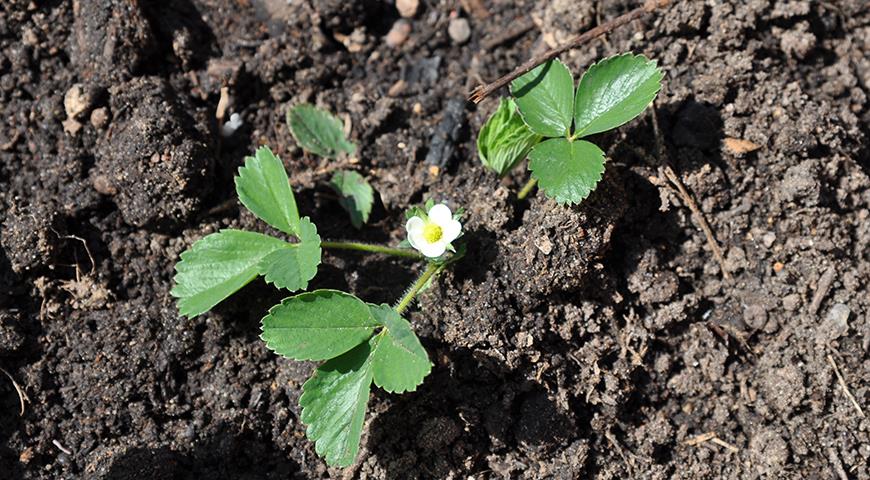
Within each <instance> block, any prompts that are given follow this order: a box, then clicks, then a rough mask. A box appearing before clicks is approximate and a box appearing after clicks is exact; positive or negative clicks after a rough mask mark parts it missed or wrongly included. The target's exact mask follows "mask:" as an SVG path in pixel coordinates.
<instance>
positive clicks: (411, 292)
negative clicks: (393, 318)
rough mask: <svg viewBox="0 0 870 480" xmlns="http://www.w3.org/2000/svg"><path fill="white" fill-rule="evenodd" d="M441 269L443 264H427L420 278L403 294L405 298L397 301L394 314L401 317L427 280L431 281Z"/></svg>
mask: <svg viewBox="0 0 870 480" xmlns="http://www.w3.org/2000/svg"><path fill="white" fill-rule="evenodd" d="M442 268H444V264H443V263H442V264H437V263H433V262H429V265H427V266H426V270H424V271H423V274H422V275H420V278H418V279H417V281H416V282H414V284H413V285H411V288H409V289H408V291H407V292H405V296H404V297H402V299H401V300H399V303H397V304H396V312H397V313H399V314H400V315H401V313H402V312H404V311H405V310H406V309H407V308H408V306H409V305H411V302H412V301H413V300H414V297H416V296H417V294H418V293H420V290H422V289H423V287H425V286H426V282H428V281H429V279H431V278H432V277H433V276H434V275H435V274H436V273H438V272H439V271H440V270H441V269H442Z"/></svg>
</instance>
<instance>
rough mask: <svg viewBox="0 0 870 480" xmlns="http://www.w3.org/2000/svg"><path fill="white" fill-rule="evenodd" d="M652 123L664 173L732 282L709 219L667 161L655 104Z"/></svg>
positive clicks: (727, 278)
mask: <svg viewBox="0 0 870 480" xmlns="http://www.w3.org/2000/svg"><path fill="white" fill-rule="evenodd" d="M652 123H653V131H654V132H655V136H656V154H657V155H658V157H659V160H660V161H662V162H665V165H664V167H662V172H663V173H664V174H665V177H667V178H668V180H669V181H670V182H671V184H673V186H674V187H675V188H676V189H677V193H678V194H679V196H680V198H681V199H682V200H683V203H685V204H686V206H687V207H689V210H691V211H692V216H693V217H695V221H696V222H698V225H699V226H700V227H701V231H702V232H704V236H705V237H706V238H707V245H709V246H710V250H711V251H712V252H713V257H715V258H716V262H718V263H719V268H721V269H722V276H723V277H725V280H728V281H730V280H731V274H730V273H729V272H728V269H726V268H725V256H724V255H722V249H721V248H720V247H719V242H717V241H716V235H714V234H713V229H712V228H710V224H709V223H707V217H705V216H704V213H703V212H701V209H700V208H698V204H697V203H695V199H694V198H692V196H691V195H690V194H689V191H688V190H687V189H686V186H685V185H683V181H682V180H680V177H679V176H678V175H677V174H676V172H674V169H673V168H671V166H670V165H669V163H670V162H668V161H667V159H665V153H664V152H665V146H664V140H663V139H662V132H661V130H660V129H659V119H658V113H657V112H656V108H655V104H653V108H652Z"/></svg>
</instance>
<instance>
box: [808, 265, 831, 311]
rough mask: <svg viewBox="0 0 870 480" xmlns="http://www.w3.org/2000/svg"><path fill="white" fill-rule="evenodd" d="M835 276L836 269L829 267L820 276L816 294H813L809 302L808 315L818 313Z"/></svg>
mask: <svg viewBox="0 0 870 480" xmlns="http://www.w3.org/2000/svg"><path fill="white" fill-rule="evenodd" d="M836 275H837V269H836V268H834V267H833V266H831V267H828V269H827V270H825V273H823V274H822V276H821V278H819V284H818V286H817V287H816V292H815V293H814V294H813V301H812V302H810V315H815V314H816V312H818V311H819V307H821V306H822V302H823V301H824V300H825V297H826V296H827V295H828V291H829V290H830V289H831V285H833V284H834V277H836Z"/></svg>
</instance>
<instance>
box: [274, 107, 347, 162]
mask: <svg viewBox="0 0 870 480" xmlns="http://www.w3.org/2000/svg"><path fill="white" fill-rule="evenodd" d="M287 125H288V126H289V127H290V133H292V134H293V138H295V139H296V143H298V144H299V146H300V147H302V148H303V149H304V150H305V151H307V152H311V153H313V154H315V155H320V156H321V157H326V158H335V157H337V156H338V154H339V153H340V152H345V153H347V154H348V155H353V152H354V151H356V145H354V144H353V143H352V142H350V141H348V140H347V138H345V136H344V129H343V125H342V123H341V120H339V119H337V118H335V117H334V116H332V115H331V114H330V113H329V112H325V111H323V110H320V109H319V108H316V107H314V106H313V105H309V104H307V103H303V104H299V105H296V106H295V107H293V108H291V109H290V110H288V111H287Z"/></svg>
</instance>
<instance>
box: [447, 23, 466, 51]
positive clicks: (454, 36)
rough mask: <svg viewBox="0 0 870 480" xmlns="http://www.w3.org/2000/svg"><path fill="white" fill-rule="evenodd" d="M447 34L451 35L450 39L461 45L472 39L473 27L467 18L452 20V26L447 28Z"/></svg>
mask: <svg viewBox="0 0 870 480" xmlns="http://www.w3.org/2000/svg"><path fill="white" fill-rule="evenodd" d="M447 33H448V34H450V39H451V40H453V42H454V43H456V44H458V45H461V44H463V43H465V42H467V41H468V39H469V38H471V25H469V24H468V20H467V19H465V18H454V19H452V20H450V25H448V26H447Z"/></svg>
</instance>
